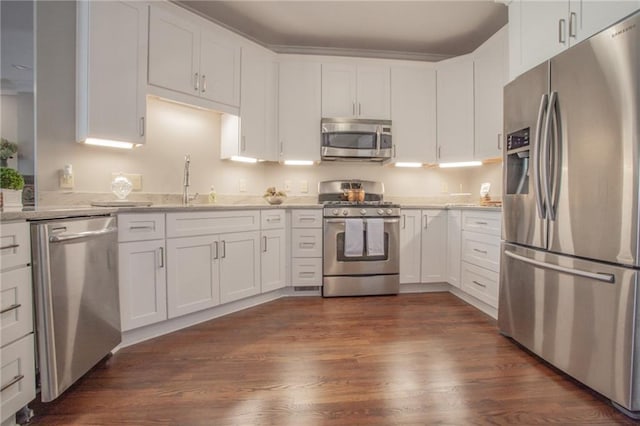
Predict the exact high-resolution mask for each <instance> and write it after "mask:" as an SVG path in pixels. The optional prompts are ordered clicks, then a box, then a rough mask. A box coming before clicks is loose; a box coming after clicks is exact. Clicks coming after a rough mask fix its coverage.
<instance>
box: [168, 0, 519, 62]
mask: <svg viewBox="0 0 640 426" xmlns="http://www.w3.org/2000/svg"><path fill="white" fill-rule="evenodd" d="M175 3H177V4H179V5H180V6H183V7H185V8H187V9H189V10H191V11H193V12H196V13H198V14H200V15H201V16H204V17H205V18H208V19H210V20H212V21H214V22H216V23H219V24H221V25H223V26H225V27H227V28H229V29H231V30H233V31H235V32H237V33H240V34H242V35H243V36H245V37H247V38H249V39H251V40H254V41H256V42H258V43H260V44H262V45H264V46H266V47H268V48H270V49H271V50H274V51H276V52H278V53H312V54H327V55H349V56H366V57H380V58H396V59H414V60H426V61H438V60H441V59H445V58H448V57H451V56H457V55H461V54H465V53H469V52H471V51H473V50H474V49H475V48H476V47H478V46H479V45H480V44H482V43H483V42H484V41H485V40H487V39H488V38H489V37H490V36H491V35H492V34H494V33H495V32H496V31H497V30H499V29H500V28H502V27H503V26H504V25H505V24H506V23H507V6H505V5H504V4H502V3H499V2H498V0H495V1H494V0H474V1H457V0H449V1H317V0H303V1H290V0H289V1H244V0H235V1H202V0H196V1H186V0H185V1H175Z"/></svg>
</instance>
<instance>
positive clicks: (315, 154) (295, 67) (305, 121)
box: [278, 60, 322, 161]
mask: <svg viewBox="0 0 640 426" xmlns="http://www.w3.org/2000/svg"><path fill="white" fill-rule="evenodd" d="M279 67H280V70H279V83H278V122H279V126H278V131H279V140H280V160H281V161H284V160H311V161H320V118H321V116H322V111H321V92H322V88H321V65H320V63H317V62H300V61H290V60H284V61H281V62H280V65H279Z"/></svg>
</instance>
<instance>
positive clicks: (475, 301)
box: [449, 286, 498, 320]
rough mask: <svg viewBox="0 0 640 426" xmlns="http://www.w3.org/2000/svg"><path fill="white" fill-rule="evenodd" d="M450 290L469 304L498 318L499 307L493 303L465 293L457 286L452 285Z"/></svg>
mask: <svg viewBox="0 0 640 426" xmlns="http://www.w3.org/2000/svg"><path fill="white" fill-rule="evenodd" d="M449 292H450V293H451V294H453V295H454V296H456V297H457V298H459V299H462V300H464V301H465V302H467V303H468V304H470V305H471V306H473V307H474V308H476V309H479V310H481V311H482V312H484V313H485V314H487V315H489V316H490V317H491V318H493V319H495V320H497V319H498V309H497V308H494V307H493V306H491V305H487V304H486V303H484V302H483V301H481V300H479V299H476V298H475V297H473V296H471V295H469V294H467V293H465V292H464V291H462V290H460V289H458V288H457V287H453V286H452V287H451V288H450V289H449Z"/></svg>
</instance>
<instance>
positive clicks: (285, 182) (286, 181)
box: [284, 180, 291, 192]
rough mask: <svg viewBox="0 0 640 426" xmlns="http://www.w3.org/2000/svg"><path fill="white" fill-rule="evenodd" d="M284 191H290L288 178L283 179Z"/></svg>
mask: <svg viewBox="0 0 640 426" xmlns="http://www.w3.org/2000/svg"><path fill="white" fill-rule="evenodd" d="M284 191H285V192H290V191H291V181H290V180H285V181H284Z"/></svg>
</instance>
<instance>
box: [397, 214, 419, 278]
mask: <svg viewBox="0 0 640 426" xmlns="http://www.w3.org/2000/svg"><path fill="white" fill-rule="evenodd" d="M421 218H422V215H421V211H420V210H402V217H401V218H400V220H401V223H400V283H401V284H405V283H419V282H420V278H421V277H420V265H421V263H422V262H421V256H420V250H421V243H420V235H421V233H422V229H421Z"/></svg>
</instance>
